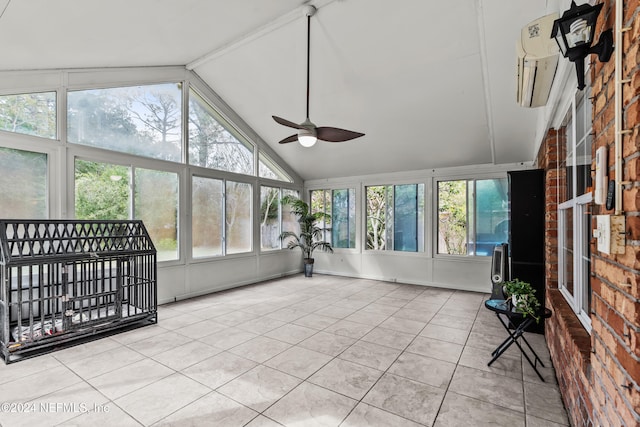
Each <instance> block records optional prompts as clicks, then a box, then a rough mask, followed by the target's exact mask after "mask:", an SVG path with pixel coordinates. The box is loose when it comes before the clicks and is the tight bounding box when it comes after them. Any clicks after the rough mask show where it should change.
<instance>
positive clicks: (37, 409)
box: [0, 381, 107, 427]
mask: <svg viewBox="0 0 640 427" xmlns="http://www.w3.org/2000/svg"><path fill="white" fill-rule="evenodd" d="M106 402H107V399H106V398H105V397H104V396H103V395H101V394H100V393H98V392H97V391H96V390H95V389H93V388H92V387H91V386H90V385H89V384H87V383H85V382H84V381H83V382H79V383H76V384H74V385H71V386H69V387H66V388H64V389H62V390H57V391H55V392H53V393H51V394H47V395H45V396H41V397H39V398H37V399H35V400H32V401H30V402H27V401H24V402H19V404H18V405H17V406H16V407H14V408H12V409H9V410H2V411H0V423H2V425H3V426H6V427H14V426H15V427H18V426H24V427H32V426H50V425H56V424H59V423H62V422H65V421H67V420H70V419H72V418H75V417H77V416H78V415H81V414H83V413H85V412H88V411H90V410H92V409H93V408H94V407H102V406H103V405H104V404H105V403H106Z"/></svg>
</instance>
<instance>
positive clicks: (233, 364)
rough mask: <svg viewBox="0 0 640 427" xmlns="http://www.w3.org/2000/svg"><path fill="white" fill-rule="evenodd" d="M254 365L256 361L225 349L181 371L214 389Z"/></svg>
mask: <svg viewBox="0 0 640 427" xmlns="http://www.w3.org/2000/svg"><path fill="white" fill-rule="evenodd" d="M256 365H257V364H256V362H252V361H251V360H248V359H245V358H244V357H239V356H236V355H235V354H231V353H229V352H226V351H225V352H222V353H220V354H217V355H215V356H213V357H210V358H209V359H206V360H203V361H202V362H200V363H196V364H195V365H191V366H189V367H188V368H186V369H183V370H182V373H183V374H185V375H187V376H188V377H190V378H192V379H194V380H196V381H198V382H200V383H202V384H205V385H206V386H208V387H211V388H212V389H215V388H218V387H220V386H221V385H223V384H226V383H227V382H229V381H231V380H232V379H234V378H236V377H238V376H240V375H242V374H244V373H245V372H247V371H248V370H250V369H252V368H253V367H255V366H256Z"/></svg>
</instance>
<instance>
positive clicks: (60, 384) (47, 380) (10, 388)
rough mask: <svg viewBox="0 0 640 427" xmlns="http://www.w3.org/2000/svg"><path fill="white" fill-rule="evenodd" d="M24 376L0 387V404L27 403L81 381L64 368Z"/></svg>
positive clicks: (59, 367) (58, 367)
mask: <svg viewBox="0 0 640 427" xmlns="http://www.w3.org/2000/svg"><path fill="white" fill-rule="evenodd" d="M18 363H20V362H18ZM25 374H26V375H25V376H24V377H23V378H18V379H15V380H13V381H10V382H7V383H5V384H3V385H2V387H0V402H3V403H12V402H16V403H24V402H28V401H30V400H34V399H37V398H39V397H41V396H44V395H47V394H49V393H53V392H54V391H57V390H61V389H63V388H67V387H70V386H72V385H74V384H77V383H79V382H81V381H82V379H81V378H80V377H79V376H78V375H76V374H75V373H74V372H73V371H72V370H70V369H69V368H67V367H65V366H57V367H55V368H51V369H49V370H46V371H40V372H35V373H32V374H28V373H25Z"/></svg>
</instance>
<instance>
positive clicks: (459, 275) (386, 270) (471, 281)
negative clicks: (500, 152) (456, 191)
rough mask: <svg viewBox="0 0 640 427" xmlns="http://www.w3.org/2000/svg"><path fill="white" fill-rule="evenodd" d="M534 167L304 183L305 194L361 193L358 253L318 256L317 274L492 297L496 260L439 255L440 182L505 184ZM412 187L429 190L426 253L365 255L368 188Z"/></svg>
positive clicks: (436, 171) (448, 170)
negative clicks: (487, 180)
mask: <svg viewBox="0 0 640 427" xmlns="http://www.w3.org/2000/svg"><path fill="white" fill-rule="evenodd" d="M529 168H531V164H523V163H517V164H505V165H475V166H465V167H456V168H446V169H429V170H422V171H409V172H399V173H386V174H374V175H365V176H356V177H341V178H333V179H322V180H313V181H306V182H305V191H306V193H305V194H306V195H307V196H308V194H309V191H311V190H316V189H340V188H354V189H355V190H356V200H357V204H356V230H357V232H356V248H355V249H334V253H333V254H331V253H324V252H314V258H315V259H316V261H315V265H314V271H315V272H317V273H325V274H335V275H342V276H350V277H360V278H367V279H376V280H386V281H391V282H401V283H410V284H416V285H426V286H437V287H444V288H452V289H461V290H469V291H477V292H491V280H490V268H491V257H483V256H452V255H438V254H435V252H436V248H435V240H434V239H433V238H432V237H433V236H437V227H436V220H437V215H436V207H437V194H436V191H435V186H436V185H437V181H438V180H448V179H468V178H504V177H506V176H507V174H506V173H507V171H511V170H521V169H529ZM407 183H414V184H417V183H423V184H425V193H426V194H425V215H424V217H425V226H424V229H425V251H424V252H419V253H414V252H411V253H409V252H395V251H371V250H365V249H364V247H365V241H366V236H365V234H364V228H365V224H366V213H365V212H364V210H363V206H365V187H366V186H371V185H393V184H407Z"/></svg>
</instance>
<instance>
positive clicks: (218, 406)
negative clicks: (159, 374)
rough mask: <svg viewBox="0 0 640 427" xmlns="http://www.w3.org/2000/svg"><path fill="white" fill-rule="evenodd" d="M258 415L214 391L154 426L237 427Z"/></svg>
mask: <svg viewBox="0 0 640 427" xmlns="http://www.w3.org/2000/svg"><path fill="white" fill-rule="evenodd" d="M257 415H258V413H257V412H255V411H253V410H252V409H249V408H247V407H246V406H243V405H241V404H239V403H238V402H234V401H233V400H231V399H229V398H227V397H225V396H223V395H221V394H220V393H217V392H215V391H214V392H211V393H209V394H207V395H206V396H204V397H201V398H200V399H198V400H196V401H195V402H193V403H190V404H188V405H187V406H185V407H183V408H182V409H179V410H178V411H176V412H174V413H173V414H171V415H169V416H168V417H166V418H163V419H162V420H160V421H159V422H157V423H156V424H154V425H153V426H154V427H169V426H175V427H182V426H185V425H189V426H194V427H195V426H206V425H215V427H237V426H243V425H245V424H246V423H247V422H249V421H250V420H251V419H253V418H255V417H256V416H257Z"/></svg>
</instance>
